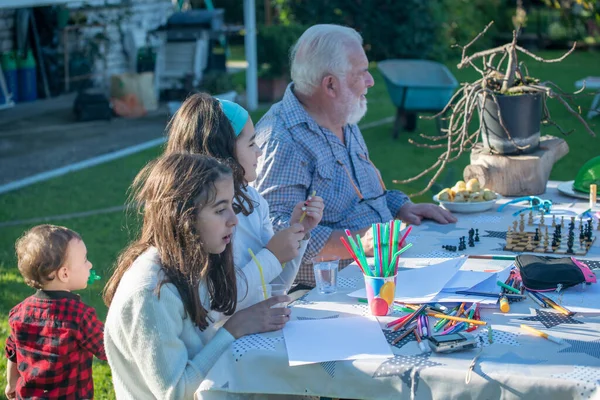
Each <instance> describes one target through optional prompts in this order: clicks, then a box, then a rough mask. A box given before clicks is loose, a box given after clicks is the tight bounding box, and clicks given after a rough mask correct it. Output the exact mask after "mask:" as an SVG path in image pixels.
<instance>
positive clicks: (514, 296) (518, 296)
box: [455, 290, 525, 300]
mask: <svg viewBox="0 0 600 400" xmlns="http://www.w3.org/2000/svg"><path fill="white" fill-rule="evenodd" d="M455 293H456V294H466V295H470V296H481V297H496V298H498V297H501V296H502V293H494V292H470V291H468V290H457V291H456V292H455ZM504 296H506V297H507V298H508V299H511V300H522V299H524V298H525V295H523V294H520V293H519V294H515V293H506V294H504Z"/></svg>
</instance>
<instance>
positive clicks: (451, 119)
mask: <svg viewBox="0 0 600 400" xmlns="http://www.w3.org/2000/svg"><path fill="white" fill-rule="evenodd" d="M492 23H493V22H490V23H489V24H488V25H487V26H486V27H485V28H484V30H483V31H482V32H480V33H479V34H478V35H477V36H476V37H475V38H474V39H473V40H471V42H469V43H468V44H467V45H465V46H458V47H461V48H462V56H461V60H460V62H459V63H458V68H459V69H462V68H467V67H471V68H474V69H475V70H476V71H477V72H478V73H479V74H480V75H481V78H479V79H477V80H475V81H474V82H464V83H462V84H461V87H460V88H459V89H458V91H457V92H456V93H455V94H454V96H453V97H452V98H451V99H450V101H449V102H448V104H447V105H446V107H444V109H443V110H442V111H441V112H440V113H439V114H437V115H434V116H431V117H423V118H437V117H439V116H441V115H444V113H446V112H447V113H448V114H447V117H446V118H444V119H446V120H447V121H448V122H447V128H445V129H442V133H443V134H442V135H440V136H427V135H424V134H421V137H422V138H424V139H426V140H428V141H430V142H434V143H415V141H414V140H412V139H409V142H410V143H412V144H415V145H417V146H419V147H425V148H430V149H444V150H443V151H442V154H441V155H440V156H439V157H438V159H437V160H436V162H435V163H434V164H433V165H431V166H430V167H429V168H427V169H426V170H425V171H423V172H421V173H420V174H418V175H417V176H414V177H412V178H409V179H406V180H395V181H394V183H409V182H413V181H415V180H417V179H419V178H421V177H423V176H425V175H426V174H428V173H430V172H432V171H434V170H435V171H436V172H435V173H434V175H433V177H432V179H431V180H430V181H429V183H428V184H427V186H426V187H425V188H424V189H423V190H421V191H420V192H418V193H415V194H413V195H414V196H416V195H421V194H423V193H425V192H426V191H427V190H429V189H430V188H431V187H432V185H433V184H434V183H435V181H436V179H437V178H438V177H439V176H440V174H441V173H442V171H443V170H444V168H445V167H446V166H447V165H448V163H450V162H452V161H454V160H456V159H458V158H459V157H460V156H461V155H462V154H463V153H464V152H468V151H471V150H472V149H473V147H474V146H475V145H476V144H477V143H479V141H480V140H481V142H482V143H483V146H484V147H485V148H486V149H487V150H488V151H489V152H490V153H492V154H521V153H528V152H532V151H534V150H536V149H537V147H538V144H539V138H540V125H541V124H550V125H553V126H555V127H556V128H557V129H558V130H559V131H560V132H561V133H563V134H564V135H567V134H569V133H570V132H565V131H564V130H563V129H562V128H561V127H560V126H559V125H558V124H556V123H555V122H554V121H552V119H551V118H550V115H549V112H548V107H547V106H546V102H547V100H548V99H554V100H557V101H558V102H560V103H561V104H562V105H563V106H564V107H565V108H566V109H567V110H568V111H569V112H570V113H571V114H573V115H574V116H575V117H576V118H577V119H578V120H579V121H580V122H581V123H582V125H583V126H584V128H585V129H586V130H587V132H588V133H589V134H590V135H591V136H594V137H595V136H596V135H595V133H594V132H593V131H592V129H591V128H590V127H589V125H588V124H587V122H586V121H585V120H584V119H583V118H582V116H581V115H580V112H578V111H575V109H577V107H575V109H574V107H573V106H572V105H571V104H570V103H569V100H570V97H571V96H570V95H566V94H565V93H564V92H563V91H562V90H561V89H560V88H559V87H558V86H557V85H556V84H554V83H553V82H550V81H544V82H542V81H540V80H539V79H537V78H534V77H531V76H529V73H528V71H527V68H526V67H525V65H524V64H522V63H520V62H519V60H518V54H519V53H521V54H525V55H527V56H529V57H532V58H533V59H535V60H537V61H540V62H545V63H555V62H560V61H562V60H564V59H565V58H566V57H567V56H568V55H569V54H571V53H572V52H573V51H574V50H575V45H576V43H574V44H573V46H572V47H571V49H570V50H568V51H567V52H566V53H565V54H563V55H562V56H561V57H559V58H557V59H553V60H546V59H544V58H542V57H539V56H537V55H535V54H533V53H531V52H530V51H529V50H527V49H525V48H523V47H521V46H519V45H518V44H517V37H518V31H517V30H515V31H513V37H512V41H511V42H510V43H507V44H504V45H502V46H498V47H495V48H492V49H488V50H483V51H479V52H476V53H474V54H472V55H468V54H467V50H468V48H469V46H471V45H472V44H473V43H475V42H476V41H477V40H478V39H479V38H480V37H481V36H483V35H484V34H485V32H486V31H487V30H488V29H489V28H490V26H491V25H492ZM579 92H581V90H580V91H578V92H576V93H575V94H577V93H579ZM476 114H477V115H478V116H479V127H478V128H477V129H476V130H475V131H471V130H469V128H470V126H471V121H472V120H473V117H474V116H475V115H476ZM440 141H445V143H442V144H440V143H439V142H440Z"/></svg>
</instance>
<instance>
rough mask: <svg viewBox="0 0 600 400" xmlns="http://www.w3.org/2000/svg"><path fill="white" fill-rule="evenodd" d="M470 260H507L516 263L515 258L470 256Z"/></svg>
mask: <svg viewBox="0 0 600 400" xmlns="http://www.w3.org/2000/svg"><path fill="white" fill-rule="evenodd" d="M468 257H469V258H473V259H478V260H506V261H514V260H515V257H514V256H474V255H470V256H468Z"/></svg>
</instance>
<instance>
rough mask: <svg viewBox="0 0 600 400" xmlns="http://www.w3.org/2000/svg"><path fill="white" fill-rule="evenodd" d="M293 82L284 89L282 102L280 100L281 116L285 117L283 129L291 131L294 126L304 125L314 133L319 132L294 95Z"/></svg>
mask: <svg viewBox="0 0 600 400" xmlns="http://www.w3.org/2000/svg"><path fill="white" fill-rule="evenodd" d="M293 89H294V82H292V83H290V84H289V85H288V87H287V88H286V89H285V94H284V95H283V100H281V106H282V108H283V115H284V116H285V117H284V118H285V121H284V122H285V127H286V128H287V129H291V128H293V127H294V126H296V125H299V124H302V123H305V124H307V125H308V127H309V128H310V129H311V130H312V131H315V132H319V125H318V124H317V123H316V121H315V120H314V119H313V117H311V116H310V114H309V113H308V112H307V111H306V110H305V109H304V107H303V106H302V104H301V103H300V101H299V100H298V98H297V97H296V95H295V94H294V91H293Z"/></svg>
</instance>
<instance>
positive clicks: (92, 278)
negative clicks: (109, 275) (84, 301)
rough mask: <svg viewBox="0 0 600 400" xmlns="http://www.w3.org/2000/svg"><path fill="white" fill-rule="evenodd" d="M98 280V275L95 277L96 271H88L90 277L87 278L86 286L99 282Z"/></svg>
mask: <svg viewBox="0 0 600 400" xmlns="http://www.w3.org/2000/svg"><path fill="white" fill-rule="evenodd" d="M100 278H102V277H101V276H100V275H96V271H94V270H93V269H92V270H90V277H89V278H88V281H87V283H88V285H91V284H92V283H94V282H96V281H99V280H100Z"/></svg>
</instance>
